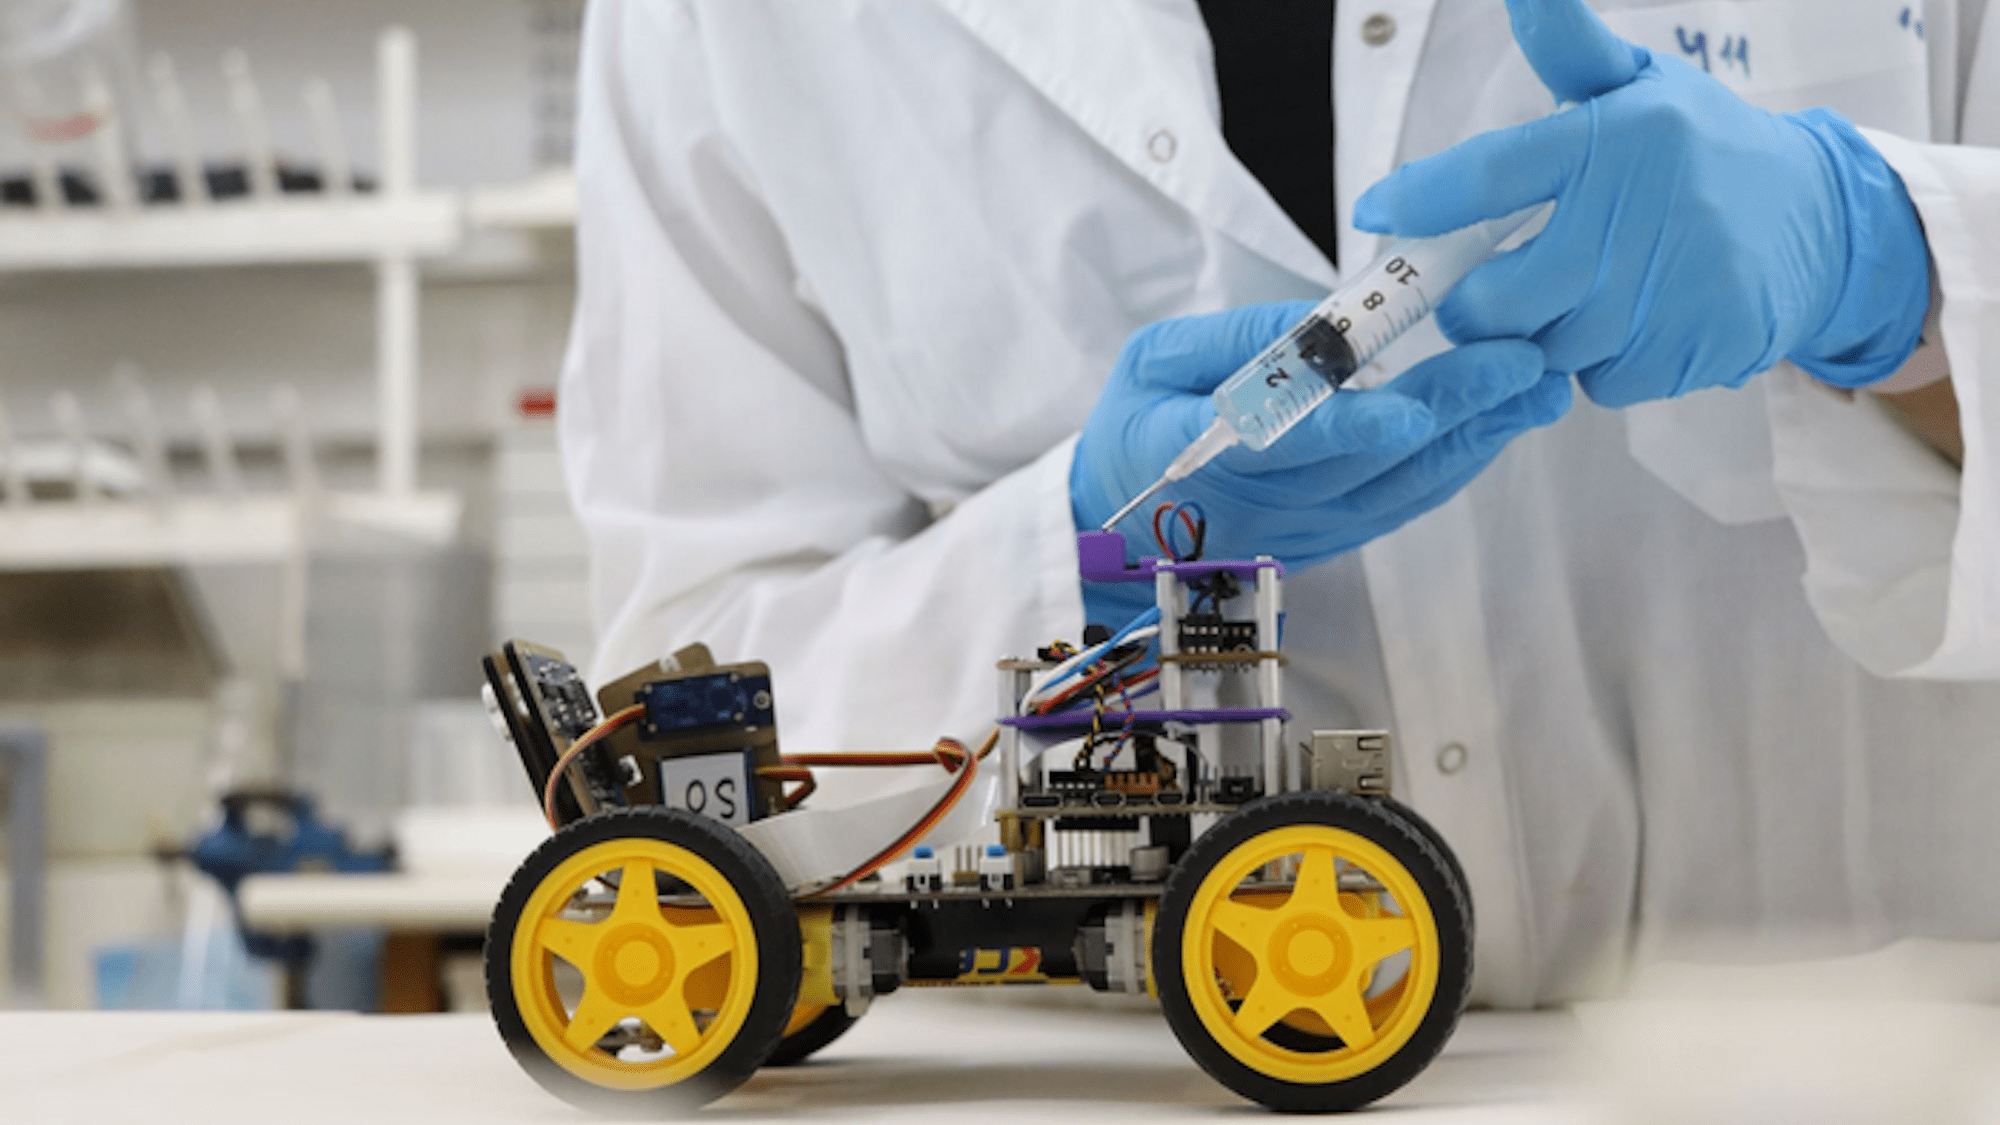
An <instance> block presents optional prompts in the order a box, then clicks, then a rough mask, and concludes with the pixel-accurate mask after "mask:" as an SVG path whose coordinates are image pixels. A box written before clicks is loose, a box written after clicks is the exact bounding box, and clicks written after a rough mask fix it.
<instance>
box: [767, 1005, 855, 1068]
mask: <svg viewBox="0 0 2000 1125" xmlns="http://www.w3.org/2000/svg"><path fill="white" fill-rule="evenodd" d="M860 1022H861V1021H860V1020H859V1019H858V1018H856V1017H854V1016H850V1015H848V1014H847V1009H846V1008H843V1007H841V1006H840V1005H839V1004H831V1005H828V1006H827V1009H826V1010H825V1011H823V1012H821V1013H820V1014H819V1015H817V1016H815V1017H813V1021H812V1022H811V1023H809V1024H807V1025H805V1026H804V1027H802V1028H800V1029H798V1030H797V1031H795V1032H793V1033H792V1034H790V1035H787V1036H785V1038H784V1039H783V1040H782V1041H780V1042H779V1043H778V1047H777V1049H776V1050H774V1051H772V1052H771V1057H770V1058H768V1059H765V1060H764V1065H765V1066H797V1065H799V1064H800V1063H802V1062H804V1061H806V1060H807V1059H809V1058H811V1057H812V1056H813V1055H815V1054H818V1053H819V1052H820V1051H822V1050H824V1049H825V1048H827V1047H828V1046H830V1045H832V1043H833V1041H834V1040H836V1039H838V1038H840V1037H841V1036H843V1035H845V1034H847V1029H848V1028H850V1027H853V1026H854V1025H855V1024H857V1023H860Z"/></svg>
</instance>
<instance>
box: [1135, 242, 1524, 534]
mask: <svg viewBox="0 0 2000 1125" xmlns="http://www.w3.org/2000/svg"><path fill="white" fill-rule="evenodd" d="M1552 206H1553V205H1551V204H1543V205H1541V206H1538V207H1530V208H1527V209H1526V210H1523V211H1519V212H1516V213H1515V214H1512V215H1509V216H1507V217H1505V218H1501V219H1495V220H1493V221H1491V222H1487V223H1481V224H1479V225H1477V226H1470V227H1466V228H1465V229H1463V230H1458V231H1453V232H1452V233H1450V234H1447V235H1441V236H1439V237H1437V238H1411V239H1402V240H1399V241H1398V242H1396V243H1395V244H1394V245H1392V246H1390V247H1389V249H1388V250H1387V251H1386V252H1384V253H1383V254H1382V255H1381V256H1380V257H1379V258H1377V259H1376V260H1375V261H1374V262H1373V263H1371V264H1370V265H1369V266H1368V268H1366V269H1364V270H1361V271H1359V272H1358V273H1355V274H1354V275H1352V276H1351V277H1350V278H1349V279H1347V280H1346V281H1345V282H1343V283H1342V284H1341V285H1340V286H1339V287H1338V288H1336V289H1335V290H1334V291H1333V294H1332V295H1331V296H1329V297H1328V298H1327V299H1326V300H1324V301H1322V302H1320V303H1319V305H1318V306H1317V307H1315V308H1314V309H1313V311H1312V312H1311V313H1310V314H1309V315H1308V316H1307V317H1306V318H1305V319H1304V320H1301V321H1300V322H1299V323H1298V324H1296V325H1294V326H1293V327H1292V329H1291V331H1289V332H1286V333H1285V334H1284V335H1283V336H1280V337H1279V338H1278V339H1277V340H1276V341H1275V342H1273V343H1272V344H1271V346H1270V347H1268V348H1265V349H1264V350H1263V351H1262V352H1259V353H1258V354H1257V357H1256V358H1255V359H1252V360H1251V361H1250V362H1249V363H1246V364H1244V365H1243V366H1242V368H1240V369H1239V370H1238V371H1237V372H1236V374H1234V375H1231V376H1230V377H1229V378H1228V379H1227V380H1225V381H1224V382H1223V383H1222V385H1221V386H1219V387H1217V388H1216V389H1215V392H1214V395H1213V400H1214V403H1215V422H1214V423H1213V424H1212V425H1210V426H1209V427H1208V429H1207V430H1206V431H1204V432H1203V433H1202V435H1201V436H1200V437H1198V438H1196V439H1195V440H1194V441H1193V442H1191V443H1189V445H1188V446H1187V448H1186V449H1184V450H1182V451H1181V453H1180V455H1179V456H1177V457H1175V458H1174V459H1173V461H1172V462H1171V463H1170V464H1168V466H1167V469H1166V471H1165V472H1164V473H1162V474H1160V478H1159V479H1158V480H1156V481H1154V482H1153V483H1152V484H1151V485H1149V486H1147V488H1146V489H1145V491H1143V492H1141V493H1139V495H1137V496H1135V497H1133V498H1132V500H1131V502H1130V503H1128V504H1126V505H1125V506H1124V507H1123V508H1120V509H1119V510H1118V512H1117V514H1115V515H1113V516H1112V517H1111V518H1110V519H1108V520H1106V521H1104V530H1107V531H1108V530H1110V529H1111V528H1113V527H1115V526H1117V524H1118V523H1119V522H1120V521H1121V520H1123V519H1124V518H1125V517H1127V516H1129V515H1131V514H1132V513H1133V512H1135V511H1138V510H1139V507H1140V506H1141V505H1142V504H1144V503H1145V502H1146V501H1147V500H1148V499H1150V498H1151V497H1152V496H1153V495H1154V494H1155V493H1157V492H1159V491H1160V490H1161V489H1163V488H1165V487H1166V486H1167V485H1169V484H1172V483H1174V482H1175V481H1180V480H1185V479H1187V477H1188V476H1189V475H1191V474H1192V473H1193V472H1194V471H1195V470H1196V469H1199V468H1201V467H1202V466H1203V465H1206V464H1208V463H1209V462H1210V461H1213V460H1214V459H1215V458H1216V457H1218V456H1220V455H1221V454H1222V452H1223V451H1224V450H1226V449H1228V448H1230V447H1231V446H1233V445H1236V444H1237V443H1239V442H1240V443H1242V444H1243V445H1244V446H1246V447H1248V448H1250V449H1253V450H1263V449H1266V448H1268V447H1269V446H1270V445H1271V443H1272V442H1275V441H1277V440H1278V439H1279V438H1280V437H1283V436H1284V435H1285V433H1286V432H1287V431H1289V430H1290V429H1291V428H1292V427H1293V426H1294V425H1296V424H1297V423H1298V422H1299V420H1300V419H1302V418H1304V417H1305V416H1306V415H1307V414H1309V413H1310V412H1311V411H1312V409H1313V408H1314V407H1316V406H1318V405H1319V404H1320V403H1322V402H1325V401H1326V400H1327V399H1328V398H1330V397H1332V395H1333V392H1334V391H1336V390H1339V389H1342V388H1349V389H1355V390H1362V389H1367V388H1369V387H1372V386H1375V385H1377V384H1378V383H1379V382H1382V381H1386V377H1387V375H1389V374H1393V373H1382V374H1380V375H1377V376H1376V377H1375V378H1370V374H1374V373H1367V374H1364V369H1365V368H1367V367H1368V365H1369V364H1370V363H1372V362H1374V360H1375V358H1376V357H1377V356H1379V355H1380V354H1381V353H1382V352H1383V351H1384V350H1385V349H1386V348H1388V346H1389V345H1390V344H1393V343H1395V342H1396V340H1398V339H1399V338H1401V337H1402V335H1403V333H1405V332H1407V331H1409V330H1410V329H1411V328H1412V327H1413V326H1415V325H1416V324H1417V323H1418V322H1420V321H1422V320H1423V319H1424V318H1425V317H1427V316H1429V315H1430V314H1431V312H1432V311H1433V310H1434V309H1435V308H1436V307H1437V304H1438V302H1439V301H1442V300H1443V299H1444V296H1445V294H1447V293H1449V292H1451V289H1452V287H1453V286H1455V285H1457V284H1458V283H1459V282H1460V281H1462V280H1464V278H1465V275H1466V274H1469V273H1471V272H1472V271H1473V270H1474V269H1475V268H1477V267H1478V266H1479V265H1481V264H1482V263H1484V262H1486V261H1488V260H1490V259H1491V258H1492V257H1493V256H1494V255H1495V254H1496V253H1498V252H1499V250H1500V248H1501V247H1502V246H1503V245H1504V244H1506V243H1507V241H1508V240H1509V239H1510V238H1513V237H1514V236H1515V235H1516V234H1517V233H1520V232H1521V231H1523V230H1524V229H1526V228H1527V227H1528V226H1529V224H1530V223H1534V222H1539V220H1541V219H1543V218H1544V217H1545V216H1546V215H1547V213H1548V212H1549V211H1550V210H1551V209H1552Z"/></svg>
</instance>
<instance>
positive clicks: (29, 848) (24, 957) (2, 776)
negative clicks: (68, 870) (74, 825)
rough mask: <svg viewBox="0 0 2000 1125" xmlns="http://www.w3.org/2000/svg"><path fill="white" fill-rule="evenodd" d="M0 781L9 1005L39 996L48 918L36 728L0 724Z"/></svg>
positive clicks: (41, 749) (40, 744) (32, 1002)
mask: <svg viewBox="0 0 2000 1125" xmlns="http://www.w3.org/2000/svg"><path fill="white" fill-rule="evenodd" d="M0 785H4V786H5V789H6V817H7V882H8V893H9V897H10V899H11V901H10V902H9V904H8V907H9V908H8V912H7V914H8V931H9V932H8V939H9V941H8V957H7V960H8V979H9V980H10V982H11V983H12V989H13V991H12V1006H14V1007H17V1008H28V1007H34V1006H36V1005H38V1004H39V1003H40V1002H41V1000H42V979H43V978H42V974H43V969H44V967H45V965H46V953H47V951H46V949H45V948H44V938H45V934H44V929H45V923H46V921H47V919H48V889H49V888H48V797H49V787H48V740H47V738H46V737H45V736H44V735H43V734H42V731H41V728H39V727H33V726H28V725H26V724H21V723H12V724H0Z"/></svg>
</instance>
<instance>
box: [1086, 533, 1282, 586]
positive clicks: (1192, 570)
mask: <svg viewBox="0 0 2000 1125" xmlns="http://www.w3.org/2000/svg"><path fill="white" fill-rule="evenodd" d="M1076 569H1077V575H1078V576H1079V577H1081V578H1082V579H1083V580H1084V581H1085V582H1151V581H1152V580H1153V576H1154V575H1155V574H1158V573H1159V572H1160V571H1163V570H1164V571H1168V572H1170V573H1173V574H1178V575H1181V576H1183V577H1188V578H1195V577H1199V576H1201V575H1204V574H1216V573H1219V572H1221V571H1225V570H1226V571H1228V572H1229V573H1231V574H1234V575H1235V576H1236V577H1238V578H1241V579H1243V580H1245V581H1247V582H1255V581H1256V580H1257V572H1258V571H1260V570H1275V571H1277V572H1278V577H1280V578H1283V577H1284V576H1285V565H1284V564H1283V563H1281V562H1279V561H1278V560H1276V559H1253V560H1244V559H1221V560H1217V561H1215V562H1169V561H1168V560H1166V559H1161V558H1155V557H1153V556H1151V555H1148V556H1147V557H1145V558H1143V559H1140V560H1139V561H1138V562H1137V563H1136V564H1128V563H1126V561H1125V536H1124V535H1123V534H1121V533H1119V532H1116V531H1085V532H1080V533H1078V535H1077V537H1076Z"/></svg>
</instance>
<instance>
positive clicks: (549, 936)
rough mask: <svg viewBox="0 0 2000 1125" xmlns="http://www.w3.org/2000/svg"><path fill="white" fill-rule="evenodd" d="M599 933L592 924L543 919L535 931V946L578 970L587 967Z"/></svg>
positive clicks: (560, 919) (561, 919) (562, 919)
mask: <svg viewBox="0 0 2000 1125" xmlns="http://www.w3.org/2000/svg"><path fill="white" fill-rule="evenodd" d="M600 932H601V931H600V930H599V929H598V927H597V925H596V924H595V923H592V922H572V921H570V920H569V919H567V918H544V919H542V924H541V925H540V926H539V927H537V928H536V930H535V944H537V945H539V946H541V947H542V948H543V949H546V950H548V951H549V952H550V953H553V954H555V955H556V956H558V957H560V958H562V959H563V960H565V961H568V962H569V963H570V964H572V965H574V966H576V967H577V968H579V969H583V968H586V967H588V965H589V964H590V961H589V958H590V954H591V951H592V950H593V949H595V948H596V947H597V935H598V934H599V933H600Z"/></svg>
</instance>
